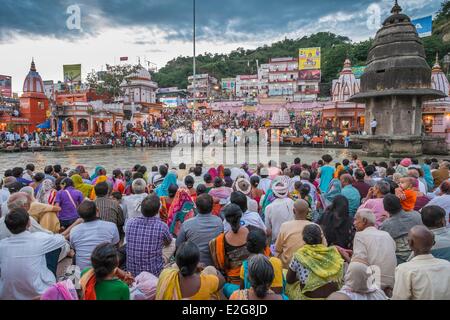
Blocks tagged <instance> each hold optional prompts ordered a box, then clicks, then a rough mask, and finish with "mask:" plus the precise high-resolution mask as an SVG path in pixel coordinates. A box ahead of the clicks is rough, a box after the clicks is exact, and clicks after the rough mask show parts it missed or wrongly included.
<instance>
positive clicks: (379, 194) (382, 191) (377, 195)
mask: <svg viewBox="0 0 450 320" xmlns="http://www.w3.org/2000/svg"><path fill="white" fill-rule="evenodd" d="M390 192H391V185H390V184H389V182H387V181H385V180H380V181H378V182H377V183H376V184H375V187H372V188H370V189H369V192H368V193H367V198H365V199H363V203H362V205H361V206H360V207H359V209H370V210H372V211H373V213H374V214H375V217H376V222H375V226H376V227H377V228H378V227H379V226H380V225H381V223H382V222H383V221H384V220H386V219H387V218H389V213H387V212H386V210H384V205H383V198H384V197H385V196H386V195H388V194H389V193H390Z"/></svg>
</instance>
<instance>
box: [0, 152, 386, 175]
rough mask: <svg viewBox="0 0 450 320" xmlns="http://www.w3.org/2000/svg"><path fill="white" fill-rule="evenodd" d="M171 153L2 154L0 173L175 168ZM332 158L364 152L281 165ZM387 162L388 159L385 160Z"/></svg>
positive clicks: (313, 155)
mask: <svg viewBox="0 0 450 320" xmlns="http://www.w3.org/2000/svg"><path fill="white" fill-rule="evenodd" d="M171 153H172V152H171V149H168V148H167V149H148V148H144V149H141V148H130V149H122V148H117V149H107V150H82V151H71V152H37V153H31V152H25V153H0V173H1V174H3V173H4V171H5V170H6V169H10V168H13V167H15V166H21V167H25V166H26V165H27V164H28V163H33V164H35V166H36V170H37V171H42V170H43V168H44V166H45V165H48V164H60V165H62V166H63V167H69V168H75V167H76V166H77V165H80V164H82V165H84V166H85V167H86V169H87V170H89V172H91V171H93V170H94V168H95V167H96V166H103V167H105V168H106V169H107V170H108V172H111V171H112V170H114V169H117V168H120V169H129V168H131V167H132V166H134V165H135V164H142V165H145V166H147V168H148V169H149V170H150V168H151V166H154V165H160V164H163V163H169V164H171V165H174V164H173V163H172V162H171V161H170V159H171ZM327 153H328V154H330V155H331V156H332V157H333V158H334V159H335V160H336V161H342V160H343V159H345V158H349V159H350V157H351V155H352V154H353V153H356V154H358V155H359V156H361V155H362V152H361V151H360V150H348V149H326V148H295V147H294V148H291V147H282V148H280V151H279V156H280V161H285V162H287V163H288V164H289V163H291V162H293V161H294V159H295V158H296V157H299V158H301V160H302V162H305V163H308V164H310V163H312V162H313V161H317V160H319V159H320V158H321V156H322V155H324V154H327ZM361 157H362V158H364V159H365V160H367V161H373V160H382V159H381V158H367V157H364V156H361ZM383 160H385V159H383ZM183 161H184V162H186V163H192V162H191V161H190V159H187V158H186V159H183Z"/></svg>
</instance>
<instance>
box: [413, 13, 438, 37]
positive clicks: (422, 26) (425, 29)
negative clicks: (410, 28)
mask: <svg viewBox="0 0 450 320" xmlns="http://www.w3.org/2000/svg"><path fill="white" fill-rule="evenodd" d="M411 22H412V24H413V25H414V26H415V27H416V29H417V33H418V34H419V37H421V38H423V37H429V36H431V34H432V31H433V16H428V17H423V18H418V19H414V20H412V21H411Z"/></svg>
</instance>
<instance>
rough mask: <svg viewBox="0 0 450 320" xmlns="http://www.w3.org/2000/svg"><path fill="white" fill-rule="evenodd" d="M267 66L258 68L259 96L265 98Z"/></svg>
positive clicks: (267, 85)
mask: <svg viewBox="0 0 450 320" xmlns="http://www.w3.org/2000/svg"><path fill="white" fill-rule="evenodd" d="M269 68H270V66H269V64H262V65H260V66H259V68H258V81H259V89H258V91H259V96H260V97H261V98H267V97H268V96H269Z"/></svg>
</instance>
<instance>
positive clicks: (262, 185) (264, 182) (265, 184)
mask: <svg viewBox="0 0 450 320" xmlns="http://www.w3.org/2000/svg"><path fill="white" fill-rule="evenodd" d="M271 184H272V180H270V179H269V178H262V179H261V180H260V181H259V184H258V189H259V190H262V191H264V193H267V191H268V190H269V189H270V185H271Z"/></svg>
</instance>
